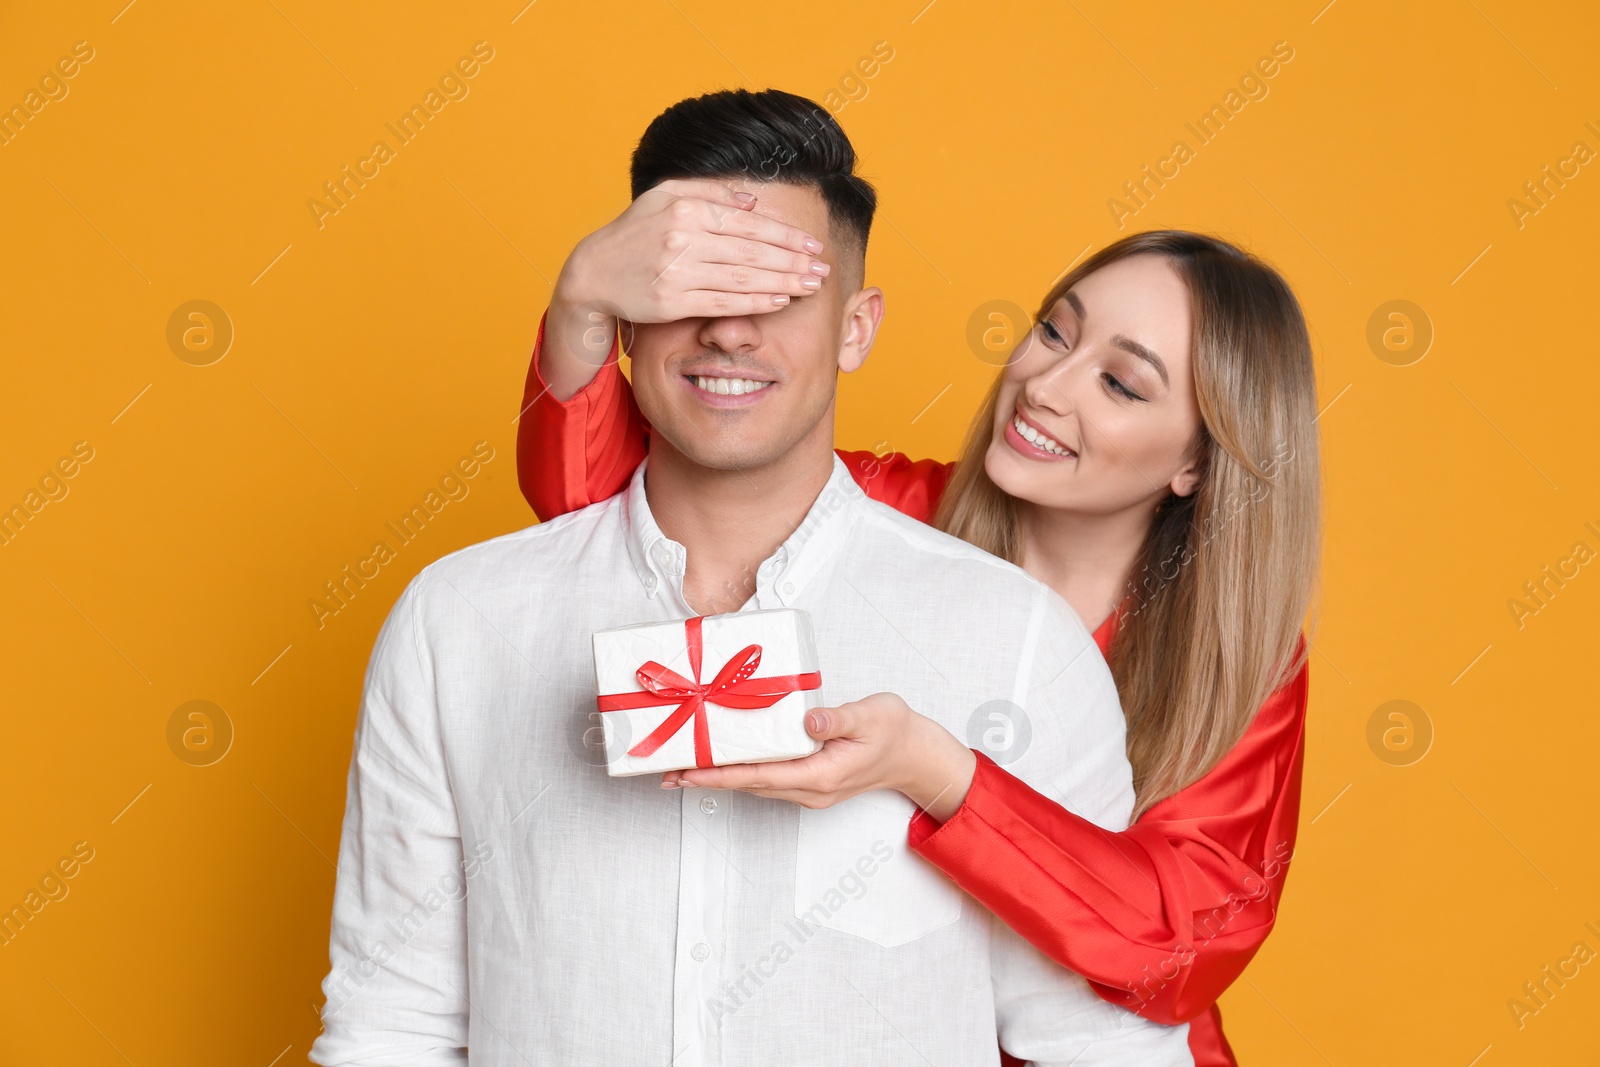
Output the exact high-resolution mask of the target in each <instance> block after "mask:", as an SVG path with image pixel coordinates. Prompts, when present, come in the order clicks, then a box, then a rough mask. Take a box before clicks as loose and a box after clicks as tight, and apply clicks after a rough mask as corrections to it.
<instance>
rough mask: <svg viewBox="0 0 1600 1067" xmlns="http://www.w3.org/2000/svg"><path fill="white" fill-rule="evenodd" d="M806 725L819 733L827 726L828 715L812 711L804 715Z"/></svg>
mask: <svg viewBox="0 0 1600 1067" xmlns="http://www.w3.org/2000/svg"><path fill="white" fill-rule="evenodd" d="M806 725H807V726H808V727H810V728H811V732H812V733H814V734H820V733H822V732H823V731H824V730H826V729H827V728H828V717H827V716H826V715H824V714H822V712H820V711H813V712H812V713H811V714H810V715H807V716H806Z"/></svg>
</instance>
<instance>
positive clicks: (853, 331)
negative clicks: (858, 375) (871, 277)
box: [839, 285, 883, 374]
mask: <svg viewBox="0 0 1600 1067" xmlns="http://www.w3.org/2000/svg"><path fill="white" fill-rule="evenodd" d="M882 321H883V290H882V289H879V288H878V287H877V286H875V285H874V286H869V287H868V288H866V289H862V290H861V291H860V292H858V293H856V294H855V295H854V296H852V297H851V298H850V300H849V302H848V303H846V304H845V313H844V336H843V337H842V338H841V339H840V344H839V369H840V370H842V371H844V372H845V373H846V374H849V373H850V372H851V371H853V370H856V369H858V368H859V367H860V366H861V364H863V363H865V362H866V361H867V354H868V353H869V352H871V351H872V342H873V340H874V339H876V338H877V336H878V324H879V323H881V322H882Z"/></svg>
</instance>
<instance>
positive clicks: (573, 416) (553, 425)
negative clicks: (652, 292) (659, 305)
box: [517, 316, 650, 519]
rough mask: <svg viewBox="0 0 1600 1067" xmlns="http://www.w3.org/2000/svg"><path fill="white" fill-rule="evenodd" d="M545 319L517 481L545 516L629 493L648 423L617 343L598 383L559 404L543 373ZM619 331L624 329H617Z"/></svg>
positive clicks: (525, 410)
mask: <svg viewBox="0 0 1600 1067" xmlns="http://www.w3.org/2000/svg"><path fill="white" fill-rule="evenodd" d="M544 325H545V317H544V316H540V318H539V336H538V338H537V339H536V340H535V341H534V344H533V360H532V362H531V363H530V364H529V365H528V379H527V384H526V385H524V386H523V390H522V421H521V422H520V423H519V424H518V425H517V483H518V484H519V485H520V486H521V487H522V495H523V496H524V497H526V498H527V500H528V503H529V504H530V505H532V507H533V512H534V514H535V515H538V516H539V518H541V519H553V518H555V517H556V516H557V515H563V514H565V513H567V512H569V511H576V510H577V509H578V508H581V507H586V506H588V505H589V504H593V503H594V502H595V501H597V500H604V499H606V498H607V497H609V496H613V495H615V494H616V493H618V492H621V491H622V490H623V489H624V488H626V486H627V484H628V479H629V478H630V477H632V476H633V472H634V469H635V468H636V467H638V466H639V461H640V460H642V459H644V456H645V449H646V442H647V440H648V431H649V428H650V426H649V423H647V422H645V418H644V416H643V415H642V414H641V413H640V412H639V405H638V404H637V403H635V402H634V399H633V389H632V388H631V387H630V386H629V385H628V380H627V379H626V378H624V377H623V376H622V368H621V367H620V366H619V365H618V362H617V360H618V357H619V355H620V351H619V348H618V345H617V339H616V338H615V337H613V339H612V341H611V351H610V352H608V353H606V361H605V363H604V364H602V365H601V367H600V372H599V373H598V374H596V375H595V376H594V380H593V381H591V382H590V383H589V384H588V385H585V386H584V387H583V388H582V389H579V390H578V391H577V392H576V393H575V394H573V396H572V398H571V399H570V400H557V399H556V398H555V397H554V396H553V395H551V393H550V387H549V386H548V385H546V384H545V380H544V378H543V377H542V376H541V375H540V374H539V351H540V348H541V347H542V346H543V343H544ZM617 332H618V333H619V334H620V331H617Z"/></svg>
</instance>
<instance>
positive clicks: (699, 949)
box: [689, 941, 711, 963]
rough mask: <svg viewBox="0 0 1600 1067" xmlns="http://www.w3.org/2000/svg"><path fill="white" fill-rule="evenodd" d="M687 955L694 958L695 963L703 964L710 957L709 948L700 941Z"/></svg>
mask: <svg viewBox="0 0 1600 1067" xmlns="http://www.w3.org/2000/svg"><path fill="white" fill-rule="evenodd" d="M689 955H691V956H693V957H694V959H695V962H696V963H704V962H705V961H706V959H707V958H708V957H710V955H711V946H710V945H708V944H706V943H705V942H704V941H701V942H699V943H697V944H696V945H695V946H694V948H692V949H690V950H689Z"/></svg>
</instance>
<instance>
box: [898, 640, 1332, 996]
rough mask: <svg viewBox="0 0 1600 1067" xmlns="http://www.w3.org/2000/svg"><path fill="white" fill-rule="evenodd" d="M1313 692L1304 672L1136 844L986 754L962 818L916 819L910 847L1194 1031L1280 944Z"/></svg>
mask: <svg viewBox="0 0 1600 1067" xmlns="http://www.w3.org/2000/svg"><path fill="white" fill-rule="evenodd" d="M1306 690H1307V671H1306V668H1305V667H1304V666H1302V667H1301V669H1300V671H1299V673H1298V674H1296V675H1295V676H1294V677H1293V678H1292V679H1290V680H1289V681H1288V682H1286V683H1285V684H1284V685H1283V686H1282V688H1280V689H1278V690H1277V691H1276V692H1274V693H1273V694H1272V695H1271V696H1270V697H1269V698H1268V699H1267V702H1266V703H1265V704H1263V705H1262V707H1261V709H1260V711H1259V712H1258V713H1257V714H1256V717H1255V719H1254V721H1253V722H1252V723H1251V725H1250V728H1249V730H1248V731H1246V733H1245V735H1244V737H1243V738H1242V739H1241V740H1240V741H1239V744H1238V745H1237V746H1236V747H1235V748H1234V749H1233V750H1232V751H1231V752H1229V753H1228V755H1227V756H1225V757H1224V758H1223V759H1222V761H1221V762H1220V763H1218V764H1217V765H1216V767H1214V768H1213V769H1212V770H1211V773H1209V774H1207V775H1206V776H1205V777H1204V778H1202V779H1201V780H1200V781H1198V782H1195V783H1194V784H1193V785H1191V786H1189V787H1188V788H1187V789H1184V790H1182V791H1180V792H1178V793H1175V794H1173V795H1172V796H1170V797H1168V798H1167V799H1166V800H1163V801H1161V802H1160V803H1159V804H1156V805H1155V806H1154V807H1152V808H1151V809H1150V810H1149V811H1147V812H1145V814H1144V816H1143V817H1142V818H1140V819H1139V821H1138V822H1136V823H1134V825H1133V826H1131V827H1129V828H1128V829H1127V830H1126V831H1124V832H1123V833H1120V834H1114V833H1110V832H1108V831H1105V830H1102V829H1100V828H1099V827H1097V826H1095V825H1094V824H1093V823H1090V822H1088V821H1087V820H1085V819H1082V818H1079V817H1078V816H1076V815H1074V814H1072V813H1071V812H1070V811H1067V810H1066V809H1065V808H1063V807H1061V806H1060V805H1058V804H1056V803H1055V802H1054V801H1052V800H1050V799H1048V798H1047V797H1045V796H1043V795H1042V794H1040V793H1038V792H1035V791H1034V790H1033V789H1032V788H1030V787H1029V786H1027V785H1026V784H1024V783H1023V782H1022V781H1021V780H1019V779H1017V778H1015V777H1013V776H1012V775H1010V774H1008V773H1007V772H1006V771H1004V770H1002V769H1001V768H1000V767H999V766H997V765H996V764H995V763H994V761H993V760H991V759H989V758H988V757H987V756H985V755H984V754H983V753H981V752H979V753H977V756H978V767H977V772H976V774H975V776H974V778H973V782H972V788H971V790H970V791H969V792H968V794H967V796H966V798H965V800H964V801H963V802H962V805H961V807H960V808H958V809H957V810H956V813H955V814H954V815H952V816H951V817H950V818H949V819H948V820H947V821H946V822H944V823H943V824H942V825H941V824H939V823H938V822H936V821H935V820H934V819H933V817H932V816H930V815H928V814H927V813H926V812H923V811H920V810H919V811H917V812H916V813H915V815H914V816H913V817H912V821H911V828H910V843H911V847H912V848H913V849H914V850H915V851H916V852H917V853H918V854H919V855H921V856H923V857H924V858H926V859H927V860H929V861H930V862H931V863H933V864H935V865H936V866H938V867H939V868H940V869H941V870H942V871H944V872H945V874H947V875H948V876H949V877H950V878H951V879H952V880H954V881H955V882H956V884H958V885H959V886H961V888H962V889H964V890H966V891H967V892H968V893H970V894H971V895H972V896H973V897H975V898H977V900H978V901H979V902H980V903H982V904H983V905H985V906H986V907H988V908H989V910H990V911H992V912H994V913H995V914H996V915H998V916H999V917H1000V918H1001V919H1003V920H1004V921H1005V922H1006V923H1007V925H1009V926H1010V927H1011V928H1012V929H1013V930H1015V931H1016V932H1017V933H1019V934H1021V935H1022V936H1023V937H1025V938H1027V939H1028V941H1030V942H1032V943H1033V945H1034V946H1035V947H1036V948H1038V949H1039V950H1040V951H1041V952H1043V953H1044V954H1045V955H1047V956H1049V957H1050V958H1051V959H1053V960H1055V961H1056V962H1057V963H1059V964H1061V965H1062V966H1064V967H1067V968H1070V969H1071V970H1074V971H1077V972H1078V973H1079V974H1082V975H1083V976H1084V977H1086V978H1088V979H1089V980H1090V981H1091V983H1093V984H1094V988H1095V991H1096V992H1097V993H1099V994H1100V996H1101V997H1103V998H1104V999H1106V1000H1108V1001H1110V1002H1111V1003H1113V1004H1117V1005H1120V1006H1122V1007H1126V1008H1129V1009H1131V1010H1133V1011H1136V1012H1138V1013H1139V1014H1141V1015H1143V1016H1145V1017H1146V1018H1149V1019H1151V1020H1153V1021H1155V1022H1160V1023H1166V1024H1174V1023H1179V1022H1187V1021H1189V1020H1191V1019H1193V1018H1195V1017H1196V1016H1198V1015H1200V1014H1202V1013H1204V1012H1205V1011H1206V1010H1207V1009H1209V1008H1210V1007H1211V1006H1212V1004H1214V1003H1215V1002H1216V999H1217V997H1218V996H1220V995H1221V993H1222V991H1223V990H1224V989H1226V988H1227V987H1228V986H1229V984H1231V983H1232V982H1233V980H1234V979H1235V978H1237V977H1238V976H1239V973H1240V972H1241V971H1243V970H1244V968H1245V965H1246V964H1247V963H1249V962H1250V958H1251V957H1252V956H1254V955H1255V952H1256V950H1257V949H1258V948H1260V947H1261V943H1262V942H1263V941H1264V940H1266V937H1267V934H1269V933H1271V931H1272V924H1273V921H1274V920H1275V918H1276V916H1277V909H1278V899H1279V897H1280V895H1281V894H1282V892H1283V882H1284V878H1285V876H1286V872H1287V870H1288V866H1289V861H1290V859H1291V858H1292V856H1293V853H1294V842H1295V832H1296V829H1297V822H1298V819H1299V812H1300V773H1301V769H1302V765H1303V759H1304V740H1305V709H1306Z"/></svg>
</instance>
